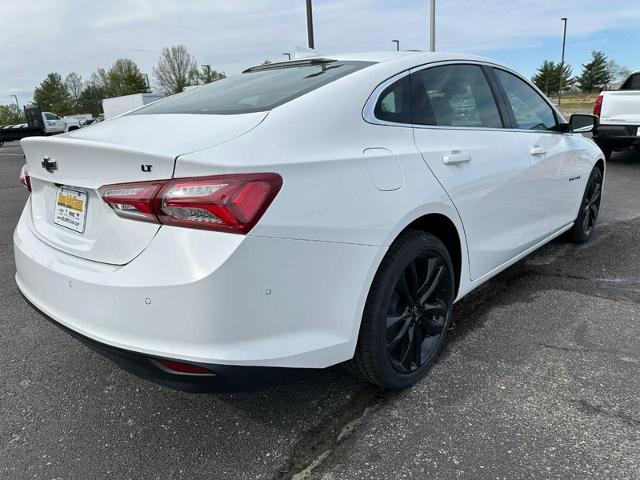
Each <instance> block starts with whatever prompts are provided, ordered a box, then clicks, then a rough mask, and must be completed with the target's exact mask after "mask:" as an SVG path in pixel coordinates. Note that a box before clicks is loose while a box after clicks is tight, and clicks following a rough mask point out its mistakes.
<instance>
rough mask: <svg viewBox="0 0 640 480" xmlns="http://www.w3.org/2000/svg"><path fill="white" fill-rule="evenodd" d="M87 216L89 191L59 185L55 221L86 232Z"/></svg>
mask: <svg viewBox="0 0 640 480" xmlns="http://www.w3.org/2000/svg"><path fill="white" fill-rule="evenodd" d="M86 218H87V193H86V192H80V191H78V190H71V189H69V188H66V187H58V190H57V192H56V205H55V210H54V213H53V223H55V224H56V225H60V226H62V227H66V228H68V229H70V230H73V231H74V232H78V233H84V224H85V220H86Z"/></svg>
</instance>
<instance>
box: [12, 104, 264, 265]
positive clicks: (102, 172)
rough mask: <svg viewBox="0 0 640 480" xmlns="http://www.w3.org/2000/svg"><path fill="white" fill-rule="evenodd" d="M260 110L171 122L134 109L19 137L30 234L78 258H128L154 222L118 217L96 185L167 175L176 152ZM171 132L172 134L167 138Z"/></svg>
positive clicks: (218, 136) (243, 126)
mask: <svg viewBox="0 0 640 480" xmlns="http://www.w3.org/2000/svg"><path fill="white" fill-rule="evenodd" d="M264 116H266V114H264V113H261V114H258V115H256V114H248V115H237V116H235V115H225V116H222V115H188V116H187V115H185V116H184V117H198V118H197V119H193V118H188V119H185V121H184V122H183V124H182V125H181V126H176V125H175V123H174V122H167V120H168V119H167V118H162V119H158V118H156V117H171V115H161V116H159V115H137V116H135V117H121V118H118V119H114V120H112V121H108V122H104V124H108V125H107V127H108V128H105V127H103V128H98V127H101V126H102V125H98V126H96V127H95V128H94V127H88V128H87V129H86V130H84V131H82V130H81V131H79V132H77V133H76V132H74V134H70V135H63V136H57V137H31V138H27V139H24V140H23V141H22V148H23V151H24V154H25V158H26V160H27V168H28V172H29V176H30V177H31V189H32V192H31V202H30V206H31V218H32V224H33V229H34V233H35V234H36V235H37V236H38V237H39V238H40V239H41V240H43V241H44V242H46V243H48V244H49V245H51V246H53V247H55V248H57V249H59V250H62V251H64V252H67V253H70V254H72V255H75V256H78V257H81V258H85V259H88V260H93V261H97V262H102V263H109V264H115V265H124V264H126V263H128V262H130V261H131V260H133V259H134V258H135V257H136V256H137V255H139V254H140V253H141V252H142V251H143V250H144V249H145V248H146V247H147V245H148V244H149V242H151V240H152V239H153V237H154V236H155V234H156V233H157V231H158V229H159V228H160V227H159V225H157V224H154V223H145V222H139V221H133V220H129V219H124V218H120V217H118V216H117V215H116V214H115V213H114V212H113V211H112V210H111V208H110V207H109V206H108V205H107V204H106V203H105V202H104V201H103V200H102V198H101V197H100V195H99V193H98V189H99V188H100V187H101V186H104V185H109V184H114V183H127V182H137V181H147V180H160V179H168V178H172V177H173V172H174V166H175V161H176V158H177V157H178V156H179V155H180V154H183V153H188V152H192V151H195V150H199V149H202V148H206V147H208V146H213V145H216V144H218V143H221V142H224V141H228V140H231V139H233V138H235V137H237V136H239V135H242V134H243V133H246V132H247V131H248V130H250V129H251V128H253V127H255V126H256V125H258V124H259V123H260V121H262V119H263V118H264ZM174 117H178V115H174ZM233 117H244V118H233ZM176 120H177V119H176ZM187 125H188V126H189V127H190V128H186V126H187ZM196 125H197V127H196ZM192 129H193V130H192ZM173 135H179V136H178V137H177V138H176V140H175V141H174V142H172V141H171V140H170V138H171V137H172V136H173ZM187 137H189V138H190V140H189V138H187Z"/></svg>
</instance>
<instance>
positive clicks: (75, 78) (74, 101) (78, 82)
mask: <svg viewBox="0 0 640 480" xmlns="http://www.w3.org/2000/svg"><path fill="white" fill-rule="evenodd" d="M64 83H65V85H66V86H67V90H69V96H70V97H71V107H72V110H73V113H82V112H80V111H78V99H79V98H80V94H81V93H82V90H83V88H84V83H83V81H82V77H81V76H80V75H78V74H77V73H76V72H71V73H70V74H68V75H67V76H66V77H65V78H64Z"/></svg>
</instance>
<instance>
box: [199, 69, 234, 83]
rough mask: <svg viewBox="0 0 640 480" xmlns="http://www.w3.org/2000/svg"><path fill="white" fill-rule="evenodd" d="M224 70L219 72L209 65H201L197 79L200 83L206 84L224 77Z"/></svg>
mask: <svg viewBox="0 0 640 480" xmlns="http://www.w3.org/2000/svg"><path fill="white" fill-rule="evenodd" d="M226 77H227V76H226V75H225V73H224V72H219V71H217V70H214V69H213V68H211V65H202V70H201V71H199V72H198V80H200V83H203V84H205V85H206V84H207V83H211V82H215V81H216V80H221V79H223V78H226Z"/></svg>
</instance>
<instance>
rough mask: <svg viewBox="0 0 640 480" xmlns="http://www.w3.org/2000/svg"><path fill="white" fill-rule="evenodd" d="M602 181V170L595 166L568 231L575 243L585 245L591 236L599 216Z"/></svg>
mask: <svg viewBox="0 0 640 480" xmlns="http://www.w3.org/2000/svg"><path fill="white" fill-rule="evenodd" d="M602 180H603V176H602V170H600V167H599V166H595V167H594V168H593V171H592V172H591V175H590V176H589V181H588V182H587V187H586V188H585V191H584V195H583V197H582V203H581V204H580V211H579V212H578V217H577V218H576V220H575V222H574V224H573V228H572V229H571V230H570V231H569V237H570V238H571V240H572V241H574V242H575V243H585V242H587V241H588V240H589V239H590V238H591V236H592V235H593V231H594V229H595V226H596V222H597V221H598V215H599V214H600V202H601V200H602V183H603V182H602Z"/></svg>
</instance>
